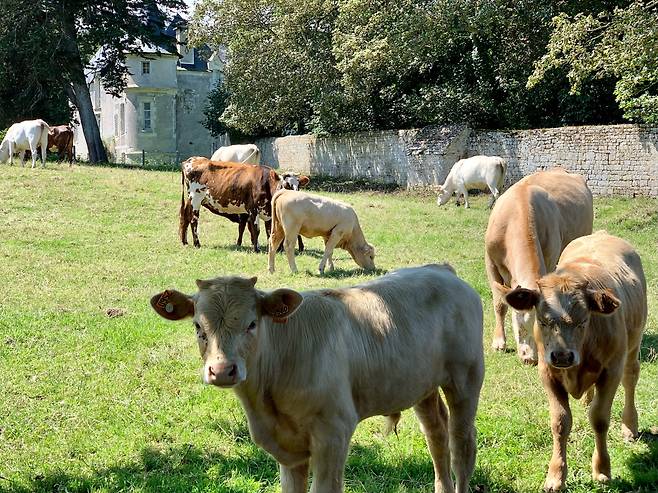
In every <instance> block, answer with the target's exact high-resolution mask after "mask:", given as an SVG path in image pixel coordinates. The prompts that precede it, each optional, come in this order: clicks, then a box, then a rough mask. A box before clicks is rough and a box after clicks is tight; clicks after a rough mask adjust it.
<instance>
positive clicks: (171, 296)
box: [151, 289, 194, 320]
mask: <svg viewBox="0 0 658 493" xmlns="http://www.w3.org/2000/svg"><path fill="white" fill-rule="evenodd" d="M151 306H152V307H153V309H154V310H155V311H156V313H157V314H158V315H160V316H161V317H163V318H166V319H167V320H180V319H182V318H186V317H192V316H194V298H192V297H191V296H188V295H186V294H184V293H181V292H180V291H175V290H173V289H168V290H166V291H163V292H162V293H158V294H156V295H155V296H153V297H152V298H151Z"/></svg>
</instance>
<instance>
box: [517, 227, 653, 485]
mask: <svg viewBox="0 0 658 493" xmlns="http://www.w3.org/2000/svg"><path fill="white" fill-rule="evenodd" d="M506 299H507V302H508V303H509V304H510V305H511V306H512V307H513V308H515V309H517V310H525V311H533V312H534V313H535V314H536V317H535V326H534V331H535V338H536V339H537V347H538V351H539V372H540V375H541V378H542V382H543V384H544V389H545V390H546V393H547V394H548V403H549V406H550V413H551V430H552V432H553V456H552V458H551V462H550V464H549V468H548V475H547V477H546V482H545V483H544V488H545V490H547V491H557V490H559V489H561V488H562V487H563V486H564V481H565V478H566V475H567V456H566V452H567V440H568V438H569V432H570V431H571V410H570V409H569V395H571V396H573V397H575V398H576V399H579V398H580V397H581V396H583V395H584V394H586V393H587V395H588V397H591V396H592V395H593V400H592V401H591V404H590V409H589V420H590V423H591V425H592V428H593V429H594V433H595V435H596V446H595V449H594V454H593V456H592V477H593V479H594V480H595V481H608V480H609V479H610V477H611V475H610V456H609V455H608V447H607V434H608V428H609V426H610V408H611V406H612V400H613V398H614V396H615V392H616V391H617V387H618V386H619V382H620V381H621V383H622V384H623V386H624V391H625V402H624V410H623V413H622V426H621V430H622V435H623V437H624V438H625V439H631V438H634V437H635V436H637V433H638V424H637V410H636V409H635V386H636V384H637V380H638V377H639V373H640V362H639V361H638V357H639V352H640V342H641V341H642V332H643V331H644V325H645V323H646V319H647V287H646V281H645V278H644V272H643V270H642V262H641V261H640V257H639V256H638V254H637V253H636V252H635V250H634V249H633V247H632V246H631V245H629V244H628V243H627V242H625V241H624V240H622V239H621V238H617V237H614V236H610V235H609V234H607V233H606V232H605V231H599V232H597V233H595V234H593V235H590V236H583V237H581V238H578V239H576V240H574V241H572V242H571V243H570V244H569V245H568V246H567V247H566V248H565V250H564V252H563V253H562V256H561V257H560V262H559V264H558V265H557V269H556V271H555V272H554V273H552V274H548V275H546V276H544V277H542V278H541V279H540V280H539V281H538V282H537V289H525V288H517V289H514V290H512V291H510V292H509V293H508V294H507V296H506ZM594 389H596V391H595V393H594V394H592V391H593V390H594Z"/></svg>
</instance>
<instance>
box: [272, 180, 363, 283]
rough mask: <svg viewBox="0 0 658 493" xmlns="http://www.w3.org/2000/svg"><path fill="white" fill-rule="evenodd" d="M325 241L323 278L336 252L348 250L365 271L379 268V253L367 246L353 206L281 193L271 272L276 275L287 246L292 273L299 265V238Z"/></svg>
mask: <svg viewBox="0 0 658 493" xmlns="http://www.w3.org/2000/svg"><path fill="white" fill-rule="evenodd" d="M300 234H301V235H302V236H306V237H307V238H314V237H316V236H322V238H323V239H324V255H323V256H322V260H321V261H320V266H319V271H320V274H323V273H324V267H325V265H326V263H327V262H329V270H334V263H333V260H332V258H331V256H332V254H333V251H334V248H336V247H338V248H344V249H345V250H347V251H348V252H349V253H350V255H351V256H352V258H353V259H354V261H355V262H356V263H357V264H358V265H359V266H360V267H363V268H364V269H374V268H375V249H374V248H373V246H372V245H370V244H368V243H367V242H366V239H365V236H364V235H363V231H362V230H361V225H360V224H359V219H358V217H357V216H356V212H354V209H352V208H351V207H350V206H349V205H347V204H343V203H342V202H338V201H337V200H333V199H330V198H327V197H321V196H319V195H311V194H308V193H304V192H295V191H292V190H280V191H278V192H277V193H276V194H275V195H274V197H273V198H272V234H271V235H270V244H269V268H270V272H274V257H275V254H276V251H277V249H278V248H279V245H281V243H282V242H283V245H284V248H285V250H286V256H287V257H288V264H289V265H290V270H291V271H292V272H297V265H296V264H295V239H296V238H297V236H298V235H300Z"/></svg>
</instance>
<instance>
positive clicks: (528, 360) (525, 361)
mask: <svg viewBox="0 0 658 493" xmlns="http://www.w3.org/2000/svg"><path fill="white" fill-rule="evenodd" d="M521 362H522V363H523V364H524V365H528V366H537V359H536V358H529V357H525V358H523V357H522V358H521Z"/></svg>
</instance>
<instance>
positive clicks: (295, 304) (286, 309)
mask: <svg viewBox="0 0 658 493" xmlns="http://www.w3.org/2000/svg"><path fill="white" fill-rule="evenodd" d="M302 301H303V298H302V295H301V294H299V293H298V292H297V291H293V290H292V289H286V288H283V289H277V290H275V291H272V292H271V293H268V294H266V295H265V296H264V297H263V301H262V308H263V311H264V312H265V313H266V314H267V315H269V316H270V317H272V321H273V322H274V323H277V324H285V323H286V322H287V321H288V317H290V316H291V315H292V314H293V313H294V312H295V311H296V310H297V308H299V305H301V304H302Z"/></svg>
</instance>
